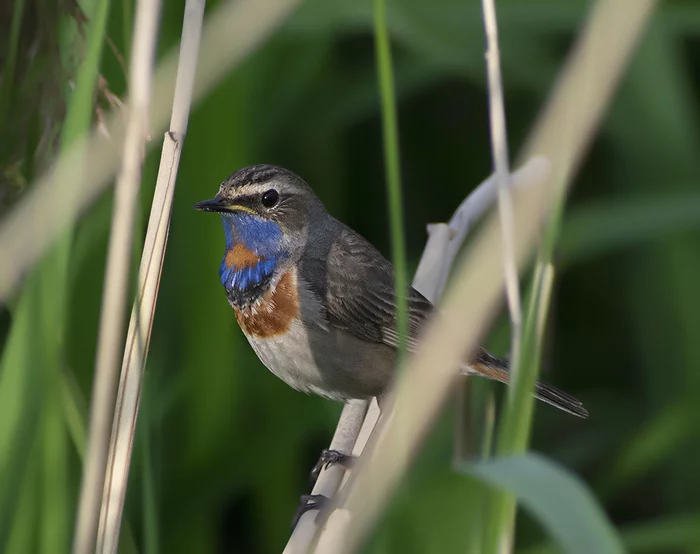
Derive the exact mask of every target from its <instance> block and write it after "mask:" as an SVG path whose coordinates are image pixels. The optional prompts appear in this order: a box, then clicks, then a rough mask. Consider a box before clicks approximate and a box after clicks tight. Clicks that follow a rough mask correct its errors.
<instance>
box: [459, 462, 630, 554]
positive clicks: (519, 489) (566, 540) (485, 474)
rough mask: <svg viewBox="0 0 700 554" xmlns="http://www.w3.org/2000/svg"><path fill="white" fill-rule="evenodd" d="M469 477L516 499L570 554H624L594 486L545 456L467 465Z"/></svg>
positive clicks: (461, 467)
mask: <svg viewBox="0 0 700 554" xmlns="http://www.w3.org/2000/svg"><path fill="white" fill-rule="evenodd" d="M460 470H461V471H462V472H464V473H467V474H469V475H472V476H474V477H477V478H478V479H481V480H482V481H484V482H486V483H488V484H490V485H493V486H495V487H499V488H503V489H506V490H507V491H509V492H510V493H512V494H513V495H515V496H516V497H517V498H518V500H519V501H520V502H521V503H522V504H523V506H524V507H525V508H526V509H527V510H529V511H530V512H531V513H532V514H533V515H534V516H535V517H536V518H537V519H538V520H539V522H540V523H541V524H542V526H543V527H544V528H545V529H546V530H547V532H548V533H549V534H550V535H551V536H552V537H553V538H555V539H556V540H557V542H558V543H559V544H560V545H561V546H562V547H563V548H564V550H565V551H566V552H568V553H569V554H590V553H591V552H596V554H619V553H622V552H624V548H623V546H622V541H621V540H620V537H619V536H618V534H617V532H616V531H615V529H614V527H613V526H612V524H611V523H610V521H609V520H608V518H607V516H606V515H605V513H604V512H603V510H602V508H601V507H600V506H599V505H598V503H597V501H596V500H595V497H594V496H593V494H592V493H591V492H590V490H589V489H588V487H587V486H586V485H585V484H584V483H583V481H581V480H580V479H579V478H578V477H576V476H575V475H573V474H571V473H569V472H568V471H567V470H565V469H564V468H563V467H561V466H559V465H557V464H554V463H553V462H551V461H549V460H547V459H545V458H543V457H542V456H539V455H537V454H532V453H531V454H526V455H523V456H519V457H516V458H497V459H494V460H489V461H484V462H477V463H474V464H464V465H462V466H460Z"/></svg>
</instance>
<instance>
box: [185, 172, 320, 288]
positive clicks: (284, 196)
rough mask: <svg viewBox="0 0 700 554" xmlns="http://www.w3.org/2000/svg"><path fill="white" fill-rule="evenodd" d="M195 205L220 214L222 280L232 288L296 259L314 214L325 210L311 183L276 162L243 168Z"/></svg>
mask: <svg viewBox="0 0 700 554" xmlns="http://www.w3.org/2000/svg"><path fill="white" fill-rule="evenodd" d="M195 208H196V209H198V210H202V211H205V212H216V213H218V214H220V215H221V219H222V222H223V225H224V233H225V235H226V254H225V255H224V260H223V261H222V264H221V279H222V282H223V284H224V286H226V287H227V288H230V287H231V286H233V287H234V288H235V287H236V286H237V287H239V288H245V287H247V286H252V285H253V284H255V283H256V282H260V281H261V279H263V278H266V276H269V274H271V273H272V272H274V271H275V270H276V269H279V268H280V267H283V266H287V265H288V264H291V263H294V262H296V261H297V260H298V259H299V257H300V256H301V254H302V252H303V250H304V246H305V244H306V240H307V237H308V222H309V219H310V217H311V216H312V215H313V214H315V213H318V212H319V211H323V207H322V205H321V202H320V201H319V199H318V198H317V197H316V195H315V194H314V192H313V191H312V190H311V187H309V185H307V184H306V183H305V182H304V181H303V180H302V179H301V178H300V177H298V176H297V175H295V174H294V173H292V172H291V171H288V170H286V169H283V168H280V167H276V166H273V165H254V166H250V167H244V168H243V169H239V170H238V171H236V172H235V173H233V174H232V175H230V176H229V177H228V178H227V179H226V180H225V181H224V182H223V183H221V186H220V187H219V192H218V193H217V194H216V196H215V197H214V198H212V199H211V200H205V201H203V202H199V203H198V204H196V205H195Z"/></svg>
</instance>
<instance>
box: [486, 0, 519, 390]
mask: <svg viewBox="0 0 700 554" xmlns="http://www.w3.org/2000/svg"><path fill="white" fill-rule="evenodd" d="M481 5H482V11H483V13H484V28H485V31H486V43H487V49H486V65H487V74H488V81H487V85H488V93H489V123H490V128H491V156H492V158H493V165H494V172H495V174H496V180H497V181H498V212H499V216H500V219H501V231H502V245H503V246H502V249H501V252H502V259H503V272H504V276H505V282H506V298H507V299H508V310H509V313H510V322H511V349H510V359H511V360H513V363H512V367H511V371H512V373H513V374H515V373H516V372H517V369H518V365H519V364H518V361H519V360H520V340H521V337H522V325H523V323H522V319H523V318H522V309H521V305H520V286H519V281H518V268H517V265H516V263H515V251H514V240H515V239H514V237H515V220H514V214H513V199H512V198H511V194H510V187H509V185H508V179H509V178H510V168H509V165H510V162H509V155H508V135H507V131H506V112H505V106H504V101H503V81H502V78H501V54H500V48H499V46H498V23H497V20H496V6H495V4H494V0H482V2H481ZM514 390H515V389H511V393H513V391H514Z"/></svg>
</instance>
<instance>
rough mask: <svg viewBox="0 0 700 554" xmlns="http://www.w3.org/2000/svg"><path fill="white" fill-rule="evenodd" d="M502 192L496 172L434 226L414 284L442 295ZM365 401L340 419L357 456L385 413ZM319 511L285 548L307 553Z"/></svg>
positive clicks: (532, 166) (321, 488) (330, 489)
mask: <svg viewBox="0 0 700 554" xmlns="http://www.w3.org/2000/svg"><path fill="white" fill-rule="evenodd" d="M547 172H548V163H547V161H546V160H544V159H542V158H538V159H533V160H531V161H530V162H528V163H527V164H526V165H525V166H524V167H523V168H521V169H520V170H519V171H518V172H517V174H515V175H514V176H513V180H512V185H513V186H514V187H516V188H520V187H523V186H525V185H527V184H529V183H531V182H532V180H533V179H534V178H542V177H543V176H544V175H546V174H547ZM497 194H498V187H497V181H496V178H495V177H494V176H491V177H489V178H488V179H487V180H486V181H484V182H483V183H481V184H480V185H479V186H478V187H477V188H475V189H474V190H473V191H472V192H471V193H470V194H469V196H468V197H467V198H466V199H465V200H464V201H463V202H462V203H461V204H460V205H459V207H458V208H457V211H456V212H455V214H454V215H453V216H452V219H450V222H449V224H447V223H438V224H431V225H428V242H427V244H426V246H425V249H424V251H423V255H422V256H421V260H420V263H419V265H418V269H417V270H416V275H415V278H414V280H413V286H414V287H415V288H416V289H417V290H419V291H420V292H421V293H422V294H423V295H425V297H426V298H428V300H430V301H431V302H437V301H438V300H439V298H440V295H441V294H442V291H443V289H444V287H445V283H446V282H447V276H448V274H449V272H450V269H451V268H452V265H453V263H454V260H455V258H456V256H457V253H458V252H459V249H460V247H461V246H462V244H463V242H464V240H465V239H466V236H467V234H468V232H469V229H470V228H471V226H472V225H473V224H474V223H475V222H476V221H477V220H478V219H480V218H481V217H482V216H483V215H484V213H485V212H486V211H487V210H488V209H489V208H490V207H491V206H492V204H493V203H494V201H495V199H496V197H497ZM362 403H363V404H364V405H365V408H364V412H366V415H365V416H364V422H363V421H360V425H359V426H358V424H357V420H356V419H355V417H356V414H346V410H343V413H342V414H341V416H340V420H339V421H338V427H337V429H336V435H338V433H339V432H340V429H344V430H345V431H344V433H347V432H348V431H346V429H352V430H354V435H350V436H347V435H346V436H347V440H346V442H345V443H344V444H343V448H336V447H335V446H334V443H335V437H334V440H333V443H331V446H330V448H331V449H335V450H339V451H341V452H352V454H353V455H355V456H360V455H361V454H362V452H363V451H364V448H365V446H366V445H367V443H368V442H369V438H370V435H371V434H372V432H373V430H374V428H375V427H376V425H377V422H378V421H379V416H380V415H381V413H380V410H379V406H378V404H377V401H376V399H375V400H373V401H372V402H371V403H370V406H369V409H367V407H366V405H367V402H366V401H363V402H362ZM353 445H354V446H353ZM330 470H333V473H331V471H330ZM348 474H350V472H349V471H345V470H344V469H343V468H342V467H341V466H338V465H336V466H332V467H331V468H329V471H324V472H322V473H321V474H320V475H319V478H318V481H317V482H316V485H315V486H314V489H313V491H312V494H323V495H324V496H326V497H328V498H333V497H334V496H335V495H336V493H337V491H338V488H339V486H340V485H341V481H342V480H343V478H344V477H345V478H347V476H348ZM316 515H317V512H315V511H311V512H307V513H305V514H304V515H303V516H302V517H301V519H300V520H299V523H298V524H297V526H296V528H295V529H294V531H293V533H292V536H291V537H290V539H289V541H288V543H287V546H286V547H285V549H284V554H293V553H301V552H306V551H307V550H308V549H309V547H310V546H311V544H312V542H313V538H314V533H315V532H316V527H317V526H316V521H315V520H316ZM332 517H333V518H334V519H337V518H338V517H340V514H337V513H335V512H334V513H333V515H332ZM320 540H321V541H322V542H319V546H318V548H319V549H322V548H325V546H324V545H328V546H330V545H332V544H334V542H333V540H332V539H329V537H327V536H325V533H324V535H322V536H321V538H320Z"/></svg>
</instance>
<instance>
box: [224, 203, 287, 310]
mask: <svg viewBox="0 0 700 554" xmlns="http://www.w3.org/2000/svg"><path fill="white" fill-rule="evenodd" d="M221 220H222V222H223V224H224V233H225V235H226V254H225V255H224V259H223V260H222V261H221V267H220V269H219V275H220V276H221V284H222V285H224V287H225V288H226V291H227V293H228V296H229V300H231V302H233V303H234V304H237V305H241V304H245V303H247V302H249V301H250V300H254V299H255V297H257V295H258V294H259V293H262V292H264V290H265V289H266V288H267V285H268V284H269V283H270V281H271V279H272V275H273V273H274V271H275V269H276V268H277V265H278V263H279V262H280V261H281V260H283V259H284V258H286V257H287V252H286V251H285V250H284V248H283V246H282V243H283V241H282V239H283V235H282V230H281V229H280V227H279V225H277V223H274V222H272V221H267V220H265V219H262V218H260V217H258V216H255V215H253V214H248V213H242V212H237V213H233V214H222V215H221Z"/></svg>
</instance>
